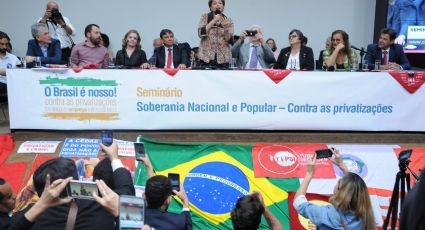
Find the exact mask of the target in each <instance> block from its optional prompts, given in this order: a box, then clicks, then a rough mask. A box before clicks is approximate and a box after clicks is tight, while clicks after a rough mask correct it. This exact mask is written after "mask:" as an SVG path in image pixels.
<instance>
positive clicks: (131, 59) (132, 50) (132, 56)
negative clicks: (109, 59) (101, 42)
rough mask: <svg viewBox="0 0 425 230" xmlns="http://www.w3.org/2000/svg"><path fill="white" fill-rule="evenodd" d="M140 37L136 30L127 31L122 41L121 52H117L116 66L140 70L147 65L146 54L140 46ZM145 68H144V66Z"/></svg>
mask: <svg viewBox="0 0 425 230" xmlns="http://www.w3.org/2000/svg"><path fill="white" fill-rule="evenodd" d="M140 41H141V38H140V35H139V32H137V30H129V31H128V32H127V33H126V34H125V36H124V38H123V40H122V50H119V51H118V52H117V56H116V58H115V59H116V63H115V64H116V65H122V66H124V67H125V68H128V69H130V68H142V67H144V65H143V64H145V65H146V64H147V62H148V60H147V59H146V53H145V51H143V50H142V48H141V45H140ZM145 67H146V66H145Z"/></svg>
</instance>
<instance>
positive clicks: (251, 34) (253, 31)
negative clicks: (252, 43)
mask: <svg viewBox="0 0 425 230" xmlns="http://www.w3.org/2000/svg"><path fill="white" fill-rule="evenodd" d="M245 33H246V36H248V37H254V36H255V35H256V34H257V31H256V30H245Z"/></svg>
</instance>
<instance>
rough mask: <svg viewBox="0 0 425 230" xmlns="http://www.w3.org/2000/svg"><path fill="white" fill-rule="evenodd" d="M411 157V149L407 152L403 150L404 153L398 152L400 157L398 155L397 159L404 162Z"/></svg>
mask: <svg viewBox="0 0 425 230" xmlns="http://www.w3.org/2000/svg"><path fill="white" fill-rule="evenodd" d="M411 155H412V150H411V149H407V150H404V151H401V152H400V155H399V157H398V159H399V160H400V161H406V160H407V159H409V158H410V156H411Z"/></svg>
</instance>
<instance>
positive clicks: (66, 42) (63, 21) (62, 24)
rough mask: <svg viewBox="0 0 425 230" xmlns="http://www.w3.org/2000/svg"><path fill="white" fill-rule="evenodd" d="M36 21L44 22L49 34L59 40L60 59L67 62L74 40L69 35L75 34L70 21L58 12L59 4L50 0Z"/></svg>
mask: <svg viewBox="0 0 425 230" xmlns="http://www.w3.org/2000/svg"><path fill="white" fill-rule="evenodd" d="M38 22H41V23H45V24H46V25H47V28H48V29H49V32H50V36H52V38H54V39H57V40H59V41H60V45H61V49H62V58H61V59H62V61H63V63H67V62H68V59H69V56H70V55H71V49H72V47H73V46H74V41H73V40H72V38H71V36H75V29H74V27H73V26H72V24H71V21H69V19H68V18H67V17H65V16H62V14H61V13H60V12H59V5H58V3H56V2H55V1H50V2H48V3H47V5H46V11H45V12H44V15H43V17H42V18H40V19H39V20H38Z"/></svg>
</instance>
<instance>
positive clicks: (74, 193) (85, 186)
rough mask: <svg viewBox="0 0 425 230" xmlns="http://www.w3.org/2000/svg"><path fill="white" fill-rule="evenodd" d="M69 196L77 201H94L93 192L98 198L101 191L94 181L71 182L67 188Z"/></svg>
mask: <svg viewBox="0 0 425 230" xmlns="http://www.w3.org/2000/svg"><path fill="white" fill-rule="evenodd" d="M67 192H68V196H69V197H72V198H76V199H89V200H92V199H93V192H95V193H96V194H97V195H98V196H100V194H99V189H98V188H97V185H96V183H95V182H93V181H79V180H71V181H70V182H69V184H68V186H67Z"/></svg>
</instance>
